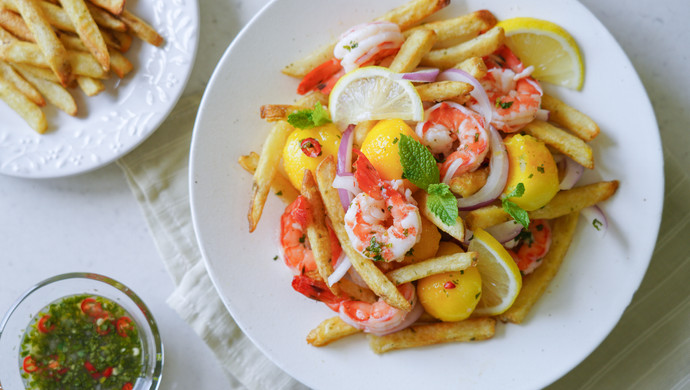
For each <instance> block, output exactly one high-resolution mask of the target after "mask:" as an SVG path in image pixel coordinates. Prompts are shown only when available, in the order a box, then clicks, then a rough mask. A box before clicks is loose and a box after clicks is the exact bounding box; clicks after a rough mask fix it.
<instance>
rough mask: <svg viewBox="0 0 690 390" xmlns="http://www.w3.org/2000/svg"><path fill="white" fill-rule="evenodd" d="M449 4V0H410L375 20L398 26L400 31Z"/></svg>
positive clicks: (416, 23)
mask: <svg viewBox="0 0 690 390" xmlns="http://www.w3.org/2000/svg"><path fill="white" fill-rule="evenodd" d="M448 4H450V0H412V1H410V2H408V3H407V4H403V5H401V6H400V7H397V8H394V9H392V10H390V11H388V12H386V13H385V14H383V15H382V16H381V17H379V18H376V19H375V20H385V21H389V22H393V23H395V24H397V25H398V26H400V30H401V31H405V30H407V29H410V28H412V27H414V26H416V25H418V24H419V23H420V22H421V21H422V20H424V19H426V18H427V17H428V16H431V15H432V14H434V13H436V12H438V11H440V10H441V9H443V8H445V7H446V6H447V5H448Z"/></svg>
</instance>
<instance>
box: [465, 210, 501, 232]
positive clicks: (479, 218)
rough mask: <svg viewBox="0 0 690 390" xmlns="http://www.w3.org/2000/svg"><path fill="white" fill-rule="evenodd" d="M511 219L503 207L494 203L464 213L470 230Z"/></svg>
mask: <svg viewBox="0 0 690 390" xmlns="http://www.w3.org/2000/svg"><path fill="white" fill-rule="evenodd" d="M511 219H512V217H511V216H510V214H508V213H506V212H505V210H503V207H500V206H496V205H489V206H484V207H480V208H478V209H476V210H472V211H469V212H468V213H467V214H465V223H466V224H467V228H468V229H470V230H472V231H474V230H477V229H485V228H487V227H489V226H494V225H498V224H499V223H503V222H508V221H510V220H511Z"/></svg>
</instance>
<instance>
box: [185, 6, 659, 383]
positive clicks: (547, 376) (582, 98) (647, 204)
mask: <svg viewBox="0 0 690 390" xmlns="http://www.w3.org/2000/svg"><path fill="white" fill-rule="evenodd" d="M403 2H404V1H394V0H385V1H384V0H382V1H376V2H373V1H370V0H340V1H329V2H318V1H312V0H276V1H273V2H272V3H271V4H269V5H268V6H267V7H266V8H265V9H264V10H263V11H262V12H261V13H260V14H259V15H258V16H257V17H256V18H255V19H254V20H253V21H252V22H251V23H250V24H249V25H248V26H247V27H246V28H245V29H244V31H243V32H242V33H241V34H240V35H239V36H238V37H237V39H236V40H235V41H234V42H233V43H232V45H231V46H230V47H229V48H228V50H227V51H226V53H225V55H224V56H223V58H222V59H221V61H220V63H219V65H218V67H217V69H216V71H215V73H214V75H213V77H212V79H211V82H210V84H209V86H208V89H207V91H206V94H205V95H204V98H203V101H202V104H201V108H200V111H199V115H198V117H197V121H196V125H195V129H194V138H193V142H192V154H191V166H190V187H191V189H190V191H191V194H190V196H191V207H192V213H193V219H194V225H195V229H196V233H197V238H198V241H199V244H200V246H201V249H202V252H203V255H204V258H205V261H206V265H207V268H208V270H209V273H210V275H211V277H212V279H213V281H214V283H215V285H216V288H217V289H218V292H219V293H220V296H221V297H222V299H223V301H224V302H225V304H226V306H227V307H228V309H229V310H230V312H231V313H232V315H233V317H234V318H235V320H236V321H237V323H238V324H239V326H240V327H241V328H242V330H244V332H245V333H246V334H247V336H249V337H250V338H251V339H252V340H253V341H254V343H256V345H257V346H258V347H259V348H260V349H261V350H262V351H263V352H264V353H265V354H266V355H267V356H268V357H269V358H270V359H272V360H273V361H274V362H275V363H276V364H278V365H279V366H280V367H281V368H283V369H284V370H285V371H287V372H288V373H289V374H291V375H292V376H294V377H295V378H296V379H298V380H300V381H301V382H303V383H304V384H306V385H308V386H310V387H313V388H317V389H337V388H347V389H384V388H385V389H391V388H407V389H409V388H424V389H428V388H435V389H449V388H452V389H457V388H464V389H470V388H486V389H506V388H508V389H536V388H541V387H544V386H546V385H548V384H550V383H552V382H553V381H555V380H556V379H558V378H560V377H561V376H562V375H564V374H566V373H567V372H568V371H570V370H571V369H572V368H573V367H575V366H576V365H577V364H578V363H580V362H581V361H582V360H583V359H585V357H587V355H589V354H590V353H591V352H592V351H593V350H594V349H595V348H596V347H597V345H599V343H600V342H601V341H602V340H603V339H604V338H605V337H606V335H607V334H608V333H609V332H610V331H611V330H612V329H613V327H614V325H615V324H616V323H617V322H618V320H619V319H620V317H621V315H622V313H623V311H624V310H625V308H626V307H627V306H628V304H629V303H630V300H631V299H632V296H633V293H634V292H635V291H636V290H637V288H638V286H639V284H640V281H641V280H642V277H643V275H644V273H645V271H646V269H647V266H648V264H649V260H650V258H651V254H652V250H653V248H654V245H655V242H656V236H657V233H658V228H659V223H660V218H661V209H662V199H663V160H662V150H661V143H660V138H659V133H658V127H657V123H656V120H655V117H654V113H653V111H652V107H651V105H650V102H649V99H648V97H647V95H646V93H645V90H644V88H643V86H642V84H641V83H640V80H639V78H638V76H637V74H636V73H635V70H634V69H633V67H632V65H631V64H630V61H629V60H628V58H627V57H626V55H625V54H624V53H623V51H622V50H621V48H620V47H619V45H618V44H617V43H616V42H615V40H614V38H613V37H612V36H611V35H610V34H609V33H608V32H607V31H606V29H605V28H604V26H603V25H602V24H601V23H600V22H599V21H598V20H597V19H596V18H595V17H594V16H593V15H592V14H591V13H590V12H589V11H588V10H587V9H586V8H585V7H583V6H582V5H581V4H579V3H577V2H576V1H573V0H559V1H549V2H546V1H540V0H525V1H522V2H520V4H519V5H515V2H513V1H508V0H503V1H490V0H467V1H457V2H453V3H452V4H451V5H450V6H449V7H447V8H446V9H444V10H443V11H441V12H440V13H439V14H438V15H437V16H435V17H434V18H447V17H451V16H455V15H461V14H464V13H467V12H470V11H473V10H478V9H489V10H490V11H492V12H493V13H494V14H495V15H496V16H497V17H498V18H499V19H506V18H509V17H514V16H532V17H536V18H541V19H546V20H551V21H553V22H556V23H558V24H559V25H561V26H563V27H564V28H565V29H567V30H568V31H569V32H570V33H571V34H572V35H573V36H574V37H575V39H576V41H577V42H578V44H579V45H580V48H581V49H582V52H583V55H584V60H585V69H586V72H587V74H586V79H585V84H584V88H583V89H582V91H579V92H578V91H571V90H566V89H563V88H555V87H547V88H546V89H547V91H548V92H549V93H551V94H554V95H556V96H559V97H561V98H562V99H563V100H565V101H566V102H567V103H569V104H571V105H572V106H574V107H577V108H578V109H580V110H581V111H583V112H585V113H587V114H588V115H590V116H591V117H592V118H593V119H594V120H596V121H597V122H598V123H599V125H600V126H601V129H602V134H601V135H600V136H599V137H598V138H596V139H595V140H594V141H593V142H592V143H591V145H592V147H593V149H594V158H595V162H596V170H594V171H588V172H587V173H586V175H584V176H583V178H582V180H581V183H583V184H584V183H589V182H594V181H599V180H613V179H618V180H620V183H621V185H620V188H619V190H618V193H617V194H616V195H615V196H614V197H613V198H612V199H610V200H609V201H607V202H605V203H604V204H603V205H602V207H603V209H604V210H605V212H606V213H607V214H608V217H609V221H610V228H609V230H608V232H607V234H606V236H605V237H604V238H598V237H597V235H596V232H595V230H594V228H593V227H592V226H588V225H587V224H586V223H585V222H584V220H583V219H580V222H579V225H578V228H577V234H576V236H575V238H574V241H573V242H572V245H571V247H570V250H569V252H568V254H567V257H566V259H565V261H564V264H563V266H562V268H561V269H560V271H559V273H558V275H557V276H556V278H555V279H554V280H553V281H552V283H551V284H550V285H549V287H548V290H547V291H546V293H545V294H544V296H543V297H542V298H541V299H540V300H539V302H538V303H537V304H536V305H535V306H534V308H533V309H532V311H531V313H530V315H529V316H528V317H527V319H526V320H525V321H524V323H523V324H521V325H514V324H501V323H499V324H497V329H496V335H495V337H494V338H493V339H491V340H488V341H482V342H473V343H455V344H444V345H437V346H430V347H424V348H417V349H409V350H401V351H394V352H391V353H387V354H384V355H376V354H374V353H373V352H372V351H371V350H370V349H369V347H368V344H367V341H366V338H365V337H362V336H361V335H356V336H351V337H349V338H346V339H344V340H340V341H338V342H336V343H333V344H331V345H329V346H327V347H323V348H315V347H312V346H310V345H308V344H307V343H306V342H305V337H306V335H307V333H308V332H309V330H311V329H312V328H314V327H315V326H316V325H317V324H319V323H320V322H321V321H322V320H324V319H326V318H328V317H331V316H333V315H334V313H333V312H332V311H330V310H329V309H328V308H326V307H325V305H322V304H320V303H316V302H314V301H311V300H309V299H307V298H305V297H304V296H302V295H300V294H298V293H296V292H294V291H292V288H291V286H290V281H291V278H292V276H291V274H290V272H289V271H288V269H287V268H286V267H285V266H284V265H283V264H282V261H280V260H274V257H275V256H276V255H278V254H279V250H278V245H277V231H278V226H279V218H280V215H281V214H282V211H283V209H284V207H285V205H284V204H282V202H281V201H280V200H279V199H277V197H274V196H271V197H269V200H268V202H267V204H266V207H265V209H264V212H263V217H262V219H261V221H260V223H259V226H258V229H257V230H256V231H255V232H254V233H252V234H250V233H248V229H247V217H246V215H247V206H248V205H249V199H250V194H251V185H252V178H251V175H249V174H248V173H246V172H244V171H243V170H242V168H240V166H239V165H238V164H237V158H238V157H239V156H240V155H242V154H246V153H249V152H250V151H257V152H259V151H260V150H261V145H262V142H263V140H264V137H265V136H266V134H267V132H268V131H269V129H270V127H271V125H270V124H269V123H266V122H264V121H262V120H261V119H260V118H259V107H260V106H261V105H262V104H267V103H290V102H292V101H293V100H294V98H295V96H296V94H295V90H296V87H297V84H298V81H297V80H295V79H292V78H290V77H288V76H285V75H283V74H282V73H280V70H281V69H282V67H283V66H284V65H286V64H289V63H290V62H291V61H292V60H294V59H297V58H300V57H301V56H304V55H305V54H307V53H309V52H310V51H311V50H313V49H315V48H317V47H319V46H320V45H322V44H324V43H326V42H327V41H329V40H331V39H332V38H334V37H337V36H338V35H339V34H340V33H341V32H342V31H344V30H346V29H347V28H348V27H350V26H352V25H354V24H357V23H360V22H363V21H367V20H370V19H373V18H374V17H376V16H378V15H381V14H383V13H384V12H385V11H386V10H388V9H390V8H393V7H394V6H396V5H399V4H402V3H403ZM641 156H644V158H642V157H641Z"/></svg>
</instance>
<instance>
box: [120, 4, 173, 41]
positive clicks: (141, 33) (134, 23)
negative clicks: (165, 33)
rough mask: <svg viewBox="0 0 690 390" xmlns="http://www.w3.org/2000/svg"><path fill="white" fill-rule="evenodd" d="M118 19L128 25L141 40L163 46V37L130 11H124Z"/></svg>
mask: <svg viewBox="0 0 690 390" xmlns="http://www.w3.org/2000/svg"><path fill="white" fill-rule="evenodd" d="M118 18H119V19H120V20H122V21H123V22H124V23H125V24H126V25H127V28H129V30H131V31H132V32H133V33H134V35H136V36H137V37H139V38H141V39H142V40H143V41H145V42H148V43H150V44H152V45H153V46H160V45H162V44H163V37H161V36H160V34H158V32H156V30H155V29H154V28H153V27H151V26H150V25H149V24H148V23H146V22H145V21H143V20H142V19H140V18H139V17H138V16H136V15H134V14H133V13H131V12H129V11H128V10H124V11H122V13H121V14H120V15H119V16H118Z"/></svg>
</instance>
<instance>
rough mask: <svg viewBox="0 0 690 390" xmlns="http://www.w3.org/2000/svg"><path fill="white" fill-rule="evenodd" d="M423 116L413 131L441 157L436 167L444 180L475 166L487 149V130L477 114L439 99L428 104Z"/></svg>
mask: <svg viewBox="0 0 690 390" xmlns="http://www.w3.org/2000/svg"><path fill="white" fill-rule="evenodd" d="M425 116H426V120H425V121H424V122H420V123H418V124H417V128H416V129H415V131H416V132H417V135H418V136H419V137H420V138H421V139H422V143H423V144H424V145H426V146H428V147H429V148H430V149H431V152H432V153H434V154H436V155H442V156H443V157H444V159H443V163H441V164H440V167H439V169H440V171H441V178H442V179H443V182H444V183H446V184H448V183H449V182H450V179H452V178H453V177H455V176H460V175H462V174H463V173H465V172H472V171H474V170H476V169H477V168H479V166H480V165H481V164H482V162H483V161H484V157H486V153H487V152H488V151H489V133H488V132H487V131H486V128H485V123H484V118H482V116H481V115H479V114H477V113H476V112H474V111H472V110H470V109H468V108H466V107H464V106H461V105H459V104H457V103H453V102H443V103H439V104H437V105H435V106H433V107H431V108H429V109H428V110H427V111H426V114H425Z"/></svg>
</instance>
